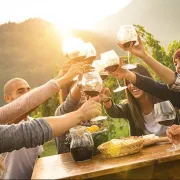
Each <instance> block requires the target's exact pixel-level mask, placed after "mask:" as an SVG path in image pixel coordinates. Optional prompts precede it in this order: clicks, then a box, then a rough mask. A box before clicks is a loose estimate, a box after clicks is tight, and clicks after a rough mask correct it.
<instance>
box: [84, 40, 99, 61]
mask: <svg viewBox="0 0 180 180" xmlns="http://www.w3.org/2000/svg"><path fill="white" fill-rule="evenodd" d="M85 46H86V57H85V63H88V64H91V63H92V62H93V61H94V60H95V58H96V49H95V47H94V46H93V45H92V43H90V42H88V43H85Z"/></svg>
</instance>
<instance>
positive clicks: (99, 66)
mask: <svg viewBox="0 0 180 180" xmlns="http://www.w3.org/2000/svg"><path fill="white" fill-rule="evenodd" d="M92 67H93V68H94V70H95V71H96V72H98V73H99V75H100V76H101V79H102V80H103V81H104V80H106V78H107V77H108V75H109V73H108V72H107V71H105V70H104V68H105V67H106V65H105V63H104V61H102V60H95V61H93V63H92Z"/></svg>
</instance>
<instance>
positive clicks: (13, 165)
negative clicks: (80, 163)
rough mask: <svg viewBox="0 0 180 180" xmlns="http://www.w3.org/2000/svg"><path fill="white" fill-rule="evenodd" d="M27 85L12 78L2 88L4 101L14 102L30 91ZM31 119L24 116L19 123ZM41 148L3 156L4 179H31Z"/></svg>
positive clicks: (23, 149) (24, 149)
mask: <svg viewBox="0 0 180 180" xmlns="http://www.w3.org/2000/svg"><path fill="white" fill-rule="evenodd" d="M30 89H31V88H30V86H29V84H28V83H27V82H26V81H25V80H23V79H21V78H14V79H11V80H10V81H8V82H7V83H6V84H5V86H4V99H5V101H6V102H7V103H10V102H12V101H14V100H15V99H17V98H19V97H20V96H22V95H24V94H25V93H27V92H29V91H30ZM31 120H32V118H31V117H29V116H26V117H25V118H24V119H23V120H22V121H21V122H20V123H23V122H25V121H31ZM42 151H43V147H42V146H37V147H36V148H30V149H26V148H22V149H20V150H15V151H13V152H11V153H4V154H3V164H4V166H5V169H6V172H5V177H4V178H5V179H31V175H32V172H33V167H34V163H35V160H36V159H37V158H38V156H39V155H40V154H41V153H42Z"/></svg>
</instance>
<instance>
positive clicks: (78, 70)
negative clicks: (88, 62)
mask: <svg viewBox="0 0 180 180" xmlns="http://www.w3.org/2000/svg"><path fill="white" fill-rule="evenodd" d="M84 72H85V66H84V64H83V63H76V64H73V65H72V66H71V67H70V69H69V70H68V72H67V73H66V74H65V75H64V76H63V78H65V79H67V80H69V81H71V80H72V79H73V78H74V77H75V76H77V75H82V74H83V73H84Z"/></svg>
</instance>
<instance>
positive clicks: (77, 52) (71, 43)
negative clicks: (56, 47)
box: [62, 37, 87, 62]
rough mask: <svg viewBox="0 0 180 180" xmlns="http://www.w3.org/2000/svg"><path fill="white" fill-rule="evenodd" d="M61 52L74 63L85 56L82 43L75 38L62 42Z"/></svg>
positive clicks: (79, 39)
mask: <svg viewBox="0 0 180 180" xmlns="http://www.w3.org/2000/svg"><path fill="white" fill-rule="evenodd" d="M62 52H63V54H64V56H67V57H68V58H69V59H70V60H72V61H74V62H78V61H80V60H82V59H83V58H85V57H86V54H87V52H86V49H85V45H84V41H83V40H82V39H81V38H76V37H69V38H67V39H65V40H64V41H63V44H62Z"/></svg>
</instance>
